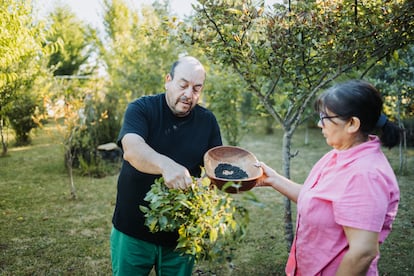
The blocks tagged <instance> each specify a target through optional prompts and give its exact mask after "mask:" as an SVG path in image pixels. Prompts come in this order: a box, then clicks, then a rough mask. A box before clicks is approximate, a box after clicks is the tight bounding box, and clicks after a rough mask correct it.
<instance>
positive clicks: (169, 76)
mask: <svg viewBox="0 0 414 276" xmlns="http://www.w3.org/2000/svg"><path fill="white" fill-rule="evenodd" d="M170 81H172V77H171V75H170V74H167V75H166V76H165V84H164V87H165V90H167V89H168V84H169V83H170Z"/></svg>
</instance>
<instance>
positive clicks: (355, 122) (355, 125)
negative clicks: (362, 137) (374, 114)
mask: <svg viewBox="0 0 414 276" xmlns="http://www.w3.org/2000/svg"><path fill="white" fill-rule="evenodd" d="M347 127H348V132H349V133H355V132H358V131H359V129H360V127H361V121H360V120H359V118H358V117H351V119H350V120H349V122H348V126H347Z"/></svg>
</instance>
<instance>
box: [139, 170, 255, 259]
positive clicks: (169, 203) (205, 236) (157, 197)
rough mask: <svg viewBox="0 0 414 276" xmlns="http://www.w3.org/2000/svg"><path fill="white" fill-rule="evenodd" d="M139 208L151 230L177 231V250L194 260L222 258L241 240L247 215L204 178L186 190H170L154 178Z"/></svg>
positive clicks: (229, 197) (231, 199)
mask: <svg viewBox="0 0 414 276" xmlns="http://www.w3.org/2000/svg"><path fill="white" fill-rule="evenodd" d="M145 200H146V201H148V202H149V206H148V207H145V206H140V209H141V211H142V212H144V213H145V217H146V221H145V223H146V225H147V226H148V227H149V229H150V231H152V232H158V231H178V234H179V238H178V244H177V247H176V249H177V250H178V251H180V252H183V253H186V254H192V255H195V257H196V260H213V259H216V258H218V257H221V256H223V254H224V253H225V252H228V249H230V248H229V246H230V244H231V242H232V241H234V240H238V239H240V238H242V237H243V235H244V233H245V228H246V226H247V223H248V212H247V210H246V209H245V208H243V207H242V206H241V205H238V203H237V201H236V200H234V199H233V198H232V197H231V196H230V195H229V194H226V193H224V192H222V191H220V190H219V189H217V187H216V186H214V185H211V184H210V180H209V179H208V178H207V177H205V176H203V177H201V178H198V179H197V178H194V179H193V184H192V185H191V187H190V188H188V189H187V190H180V189H169V188H167V187H166V186H165V184H164V180H163V178H162V177H161V178H158V179H156V181H155V183H154V184H153V185H152V187H151V190H150V191H149V192H148V193H147V195H146V197H145Z"/></svg>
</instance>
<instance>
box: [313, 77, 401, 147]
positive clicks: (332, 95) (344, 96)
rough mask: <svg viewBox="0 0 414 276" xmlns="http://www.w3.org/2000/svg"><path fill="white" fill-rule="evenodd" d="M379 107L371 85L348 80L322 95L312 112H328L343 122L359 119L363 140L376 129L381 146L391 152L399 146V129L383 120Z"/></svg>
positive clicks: (380, 103)
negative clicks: (379, 129)
mask: <svg viewBox="0 0 414 276" xmlns="http://www.w3.org/2000/svg"><path fill="white" fill-rule="evenodd" d="M382 104H383V101H382V98H381V94H380V93H379V91H378V90H377V89H376V88H375V87H374V86H373V85H372V84H370V83H368V82H366V81H362V80H351V81H347V82H343V83H339V84H336V85H334V86H332V87H331V88H329V89H328V90H326V91H325V92H323V93H322V94H321V95H320V96H319V97H318V99H317V100H316V102H315V109H316V111H318V112H325V113H326V111H327V110H329V111H331V112H333V113H334V114H336V115H338V116H339V118H341V119H343V120H348V119H350V118H351V117H358V118H359V120H360V121H361V126H360V130H361V132H362V134H364V135H366V136H368V135H369V134H371V133H372V132H373V131H374V130H375V129H376V128H381V131H382V133H381V136H380V139H381V143H382V145H383V146H385V147H388V148H392V147H393V146H395V145H397V144H398V143H399V142H400V139H401V129H400V128H399V127H398V126H397V125H396V124H394V123H392V122H390V121H388V120H385V118H384V115H382V114H381V112H382ZM377 123H380V124H378V125H377Z"/></svg>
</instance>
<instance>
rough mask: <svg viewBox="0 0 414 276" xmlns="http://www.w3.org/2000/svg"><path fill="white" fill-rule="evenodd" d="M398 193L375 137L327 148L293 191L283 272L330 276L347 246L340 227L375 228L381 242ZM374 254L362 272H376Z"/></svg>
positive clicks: (392, 219)
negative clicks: (292, 227)
mask: <svg viewBox="0 0 414 276" xmlns="http://www.w3.org/2000/svg"><path fill="white" fill-rule="evenodd" d="M399 195H400V193H399V188H398V183H397V179H396V177H395V174H394V172H393V170H392V168H391V166H390V164H389V162H388V160H387V158H386V157H385V155H384V154H383V153H382V151H381V147H380V141H379V139H378V137H376V136H370V141H368V142H366V143H363V144H360V145H358V146H355V147H352V148H350V149H348V150H343V151H339V150H331V151H330V152H328V153H327V154H326V155H325V156H323V157H322V158H321V159H320V160H319V161H318V162H317V163H316V164H315V166H314V167H313V168H312V170H311V172H310V174H309V176H308V178H307V179H306V181H305V183H304V184H303V188H302V190H301V192H300V194H299V198H298V204H297V213H298V214H297V223H296V238H295V241H294V244H293V245H292V250H291V252H290V255H289V259H288V263H287V265H286V274H287V275H335V273H336V271H337V269H338V266H339V264H340V262H341V260H342V258H343V255H344V254H345V253H346V252H347V250H348V242H347V239H346V236H345V233H344V231H343V228H342V226H349V227H353V228H358V229H364V230H368V231H374V232H378V233H380V237H379V242H380V243H382V242H383V241H384V240H385V238H386V237H387V236H388V234H389V232H390V231H391V224H392V222H393V221H394V219H395V216H396V214H397V209H398V202H399ZM378 258H379V256H377V258H376V259H375V260H374V261H373V262H372V264H371V267H370V269H369V272H368V274H367V275H378V270H377V262H378ZM295 273H296V274H295Z"/></svg>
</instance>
